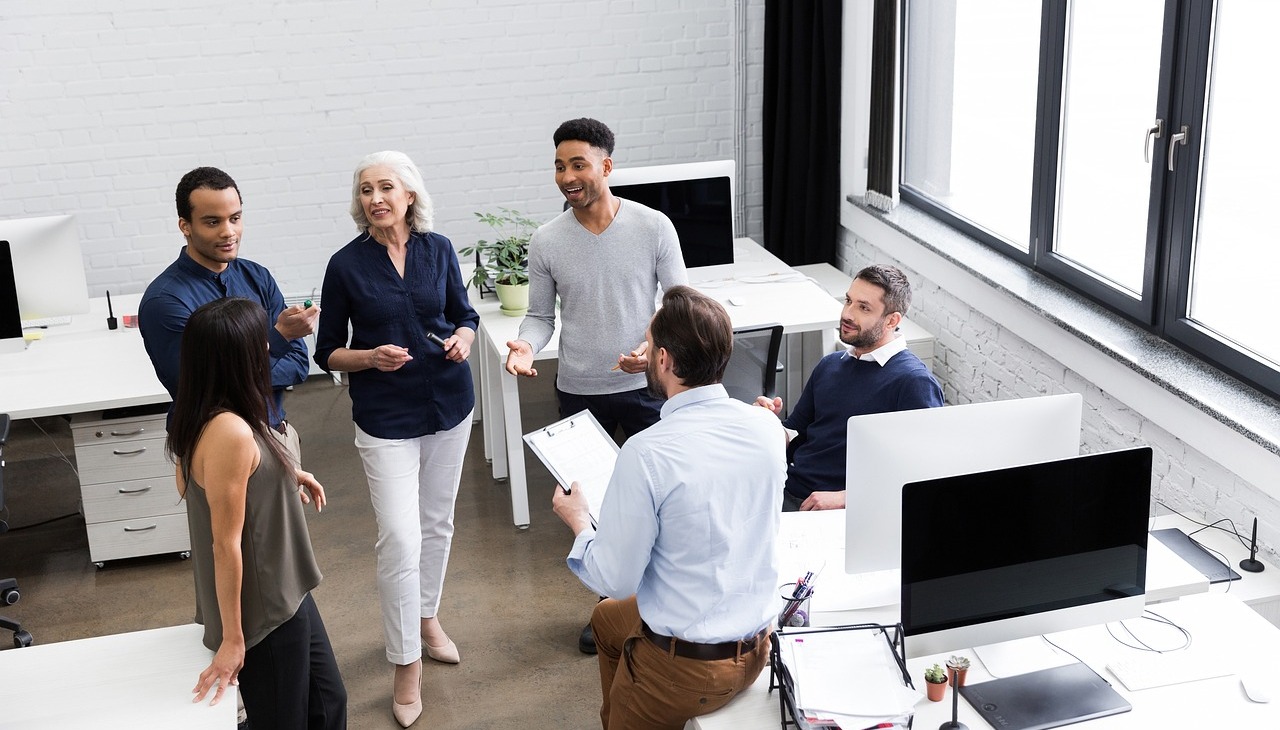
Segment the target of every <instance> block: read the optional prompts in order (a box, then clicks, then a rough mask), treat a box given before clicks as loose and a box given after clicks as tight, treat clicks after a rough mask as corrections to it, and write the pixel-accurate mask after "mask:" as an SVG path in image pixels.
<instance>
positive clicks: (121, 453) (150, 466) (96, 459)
mask: <svg viewBox="0 0 1280 730" xmlns="http://www.w3.org/2000/svg"><path fill="white" fill-rule="evenodd" d="M76 463H78V464H79V466H80V484H81V486H86V485H89V484H101V483H103V482H118V481H123V480H126V479H143V478H146V477H153V476H160V475H162V474H168V475H169V476H173V471H174V468H173V464H171V463H170V462H169V459H168V458H167V457H166V456H165V455H164V439H163V438H151V439H144V440H140V441H131V442H128V443H106V444H93V445H92V446H78V447H76Z"/></svg>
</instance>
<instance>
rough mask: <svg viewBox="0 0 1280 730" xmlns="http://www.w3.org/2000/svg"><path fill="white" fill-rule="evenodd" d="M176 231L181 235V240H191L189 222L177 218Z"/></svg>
mask: <svg viewBox="0 0 1280 730" xmlns="http://www.w3.org/2000/svg"><path fill="white" fill-rule="evenodd" d="M178 231H179V232H180V233H181V234H182V237H183V238H191V221H188V220H187V219H185V218H182V217H181V216H179V217H178Z"/></svg>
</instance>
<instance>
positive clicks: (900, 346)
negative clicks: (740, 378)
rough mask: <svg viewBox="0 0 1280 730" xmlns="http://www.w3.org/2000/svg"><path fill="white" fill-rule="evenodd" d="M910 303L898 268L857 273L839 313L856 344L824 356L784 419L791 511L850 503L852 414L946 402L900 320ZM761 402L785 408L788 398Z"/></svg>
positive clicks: (844, 337) (846, 336) (786, 497)
mask: <svg viewBox="0 0 1280 730" xmlns="http://www.w3.org/2000/svg"><path fill="white" fill-rule="evenodd" d="M910 306H911V282H909V281H907V277H906V275H905V274H903V273H902V272H901V271H900V270H898V269H897V268H894V267H892V266H882V265H872V266H868V267H866V268H865V269H863V270H862V271H859V272H858V275H857V276H855V277H854V278H853V283H852V284H850V285H849V291H848V293H846V294H845V297H844V311H843V312H842V313H841V315H840V341H841V342H843V343H845V344H846V345H849V347H850V350H849V351H846V352H837V353H832V354H830V355H827V356H826V357H824V358H822V360H821V361H819V362H818V365H817V367H815V368H814V369H813V373H812V374H811V375H810V376H809V382H808V383H806V384H805V386H804V392H802V393H801V394H800V401H799V403H797V404H796V407H795V409H794V410H793V411H792V412H791V415H790V417H788V418H787V419H786V420H785V421H783V422H782V425H784V426H786V427H787V428H789V429H792V430H794V431H796V432H797V436H796V439H794V440H792V442H791V444H790V448H789V449H788V452H789V453H790V455H791V459H790V460H791V463H790V464H789V465H788V467H787V488H786V492H785V493H784V494H783V500H782V508H783V510H785V511H788V512H793V511H796V510H817V509H841V508H843V507H844V506H845V493H844V488H845V452H846V442H847V437H846V431H847V426H848V421H849V418H850V417H851V416H861V415H865V414H868V413H887V412H889V411H909V410H912V409H915V408H935V407H937V406H941V405H942V388H940V387H939V386H938V381H936V380H934V378H933V375H932V374H931V373H930V372H929V369H928V368H927V367H925V364H924V363H923V362H920V358H918V357H916V356H915V354H913V353H912V352H911V351H910V350H908V349H907V343H906V340H905V339H904V338H903V337H901V336H900V335H899V334H898V332H897V329H898V323H899V322H901V321H902V317H903V315H905V314H906V313H907V309H908V307H910ZM756 405H759V406H763V407H765V408H768V409H770V410H772V411H773V412H774V413H775V414H778V415H781V414H782V399H781V398H774V399H773V400H772V401H770V400H769V399H768V398H765V397H764V396H761V397H760V398H759V399H757V400H756Z"/></svg>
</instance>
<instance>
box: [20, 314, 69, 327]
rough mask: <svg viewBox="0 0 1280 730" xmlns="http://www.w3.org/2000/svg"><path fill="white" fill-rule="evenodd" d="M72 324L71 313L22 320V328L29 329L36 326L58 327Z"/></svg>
mask: <svg viewBox="0 0 1280 730" xmlns="http://www.w3.org/2000/svg"><path fill="white" fill-rule="evenodd" d="M64 324H71V315H69V314H68V315H64V316H61V317H39V318H37V319H24V320H22V329H24V330H29V329H34V328H36V327H57V326H58V325H64Z"/></svg>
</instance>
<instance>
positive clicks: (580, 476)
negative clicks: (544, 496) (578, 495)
mask: <svg viewBox="0 0 1280 730" xmlns="http://www.w3.org/2000/svg"><path fill="white" fill-rule="evenodd" d="M524 442H525V443H526V444H529V448H530V449H533V453H534V454H536V455H537V457H538V459H539V460H540V461H542V463H543V464H544V465H546V467H547V469H549V470H550V471H551V475H552V476H554V477H555V478H556V481H557V482H559V483H560V484H561V486H563V487H565V488H568V487H569V485H570V484H572V483H573V482H575V481H576V482H577V483H578V489H581V490H582V493H583V494H584V495H586V498H587V505H588V508H589V509H590V511H591V522H592V524H596V523H597V522H598V521H599V519H600V505H601V504H603V503H604V493H605V490H606V489H608V488H609V480H610V479H611V478H612V477H613V467H614V465H615V464H616V463H617V461H618V444H616V443H614V441H613V439H611V438H609V434H607V433H605V432H604V427H603V426H601V425H600V422H599V421H597V420H596V417H595V416H593V415H591V412H590V411H585V410H584V411H580V412H578V413H575V414H573V415H572V416H569V417H568V418H565V419H562V420H559V421H556V422H555V423H553V424H551V425H549V426H543V427H542V428H539V429H535V430H534V431H531V432H529V433H526V434H525V435H524Z"/></svg>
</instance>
